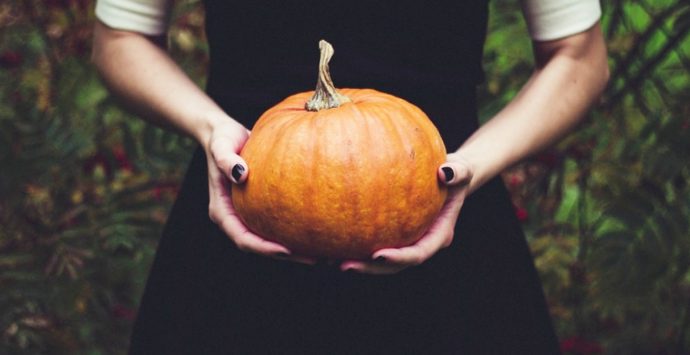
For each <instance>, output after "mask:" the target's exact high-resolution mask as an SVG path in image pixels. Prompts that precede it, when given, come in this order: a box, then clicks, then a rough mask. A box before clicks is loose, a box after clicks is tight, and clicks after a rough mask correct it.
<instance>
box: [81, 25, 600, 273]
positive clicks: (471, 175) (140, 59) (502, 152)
mask: <svg viewBox="0 0 690 355" xmlns="http://www.w3.org/2000/svg"><path fill="white" fill-rule="evenodd" d="M161 43H164V41H163V39H162V38H160V37H147V36H144V35H142V34H139V33H133V32H126V31H119V30H115V29H112V28H109V27H107V26H106V25H104V24H103V23H100V22H97V23H96V25H95V31H94V46H93V55H92V58H93V62H94V64H95V65H96V67H97V68H98V70H99V72H100V73H101V75H102V77H103V79H104V81H105V83H106V85H108V86H109V88H110V89H111V91H112V92H113V93H114V94H115V95H116V96H117V97H119V98H120V99H121V100H122V101H123V103H124V104H125V105H127V106H129V107H130V108H131V109H132V110H133V111H134V112H136V113H138V114H140V115H141V116H143V117H146V118H147V119H149V120H151V121H152V122H154V123H156V124H158V125H161V126H164V127H169V128H171V129H175V130H177V131H179V132H181V133H183V134H186V135H188V136H190V137H192V138H193V139H195V140H196V141H197V142H199V144H200V145H201V147H203V149H204V150H205V152H206V156H207V159H208V167H209V171H208V175H209V194H210V203H209V217H210V218H211V220H212V221H214V222H215V223H216V224H217V225H218V226H219V227H220V228H221V229H222V230H223V231H224V232H225V233H226V234H227V236H228V237H229V238H230V239H231V240H232V241H233V242H234V243H235V244H236V245H237V247H238V248H239V249H240V250H243V251H245V252H251V253H256V254H260V255H263V256H266V257H272V258H276V259H281V260H289V261H294V262H301V263H306V264H313V263H315V262H316V260H314V259H310V258H306V257H303V256H300V255H293V254H291V253H290V250H288V249H287V248H286V247H284V246H282V245H279V244H276V243H273V242H269V241H267V240H264V239H263V238H261V236H258V235H256V234H254V233H252V232H251V231H249V229H247V227H246V226H245V225H244V224H243V223H242V222H241V220H240V219H239V217H238V215H237V214H236V212H235V210H234V208H233V206H232V202H231V199H230V184H231V183H239V184H241V183H243V182H244V181H245V180H246V178H247V174H248V172H249V169H250V167H248V166H247V164H246V162H245V161H244V160H243V159H242V158H241V157H240V156H239V155H238V154H237V153H239V151H240V150H241V149H242V147H243V146H244V143H245V142H246V140H247V138H248V137H249V133H250V132H249V131H248V130H247V128H246V127H244V126H242V125H241V124H240V123H238V122H237V121H235V120H234V119H232V118H231V117H229V116H228V115H227V114H226V113H225V112H223V111H222V110H221V109H220V107H219V106H218V105H217V104H216V103H215V102H213V100H211V99H210V98H209V97H208V96H207V95H206V93H204V92H203V91H202V90H201V89H200V88H199V87H198V86H197V85H196V84H195V83H194V82H193V81H191V80H190V79H189V78H188V77H187V76H186V74H185V73H184V72H183V71H182V70H181V69H180V68H179V67H178V66H177V64H176V63H175V62H173V60H172V59H171V58H170V57H169V56H168V54H167V53H166V52H165V50H164V48H162V45H161ZM533 49H534V56H535V63H536V65H535V69H534V72H533V73H532V75H531V77H530V79H529V80H528V81H527V83H526V84H525V85H524V86H523V88H522V90H521V91H520V92H519V94H518V95H517V96H516V97H515V98H514V99H513V100H512V102H511V103H510V104H508V105H507V106H506V107H505V108H504V109H503V110H501V111H500V112H499V113H498V114H497V115H496V116H495V117H493V118H492V119H491V120H490V121H489V122H487V123H486V124H484V125H483V126H482V127H481V128H480V129H479V130H477V131H476V132H475V133H474V134H473V135H472V136H471V137H470V138H469V139H468V140H467V141H466V142H465V143H464V144H463V145H462V146H461V147H460V148H459V149H458V150H457V151H456V152H452V153H450V154H448V157H447V162H446V163H444V164H443V165H442V166H440V167H439V169H438V177H439V180H440V181H441V182H443V183H445V184H447V185H448V186H449V194H448V198H447V200H446V202H445V205H444V207H443V209H442V211H441V213H440V214H439V216H438V217H437V219H436V221H435V222H434V223H433V225H432V226H431V227H430V228H429V230H428V231H427V232H426V234H425V235H424V236H423V237H422V239H421V240H420V241H419V242H417V243H416V244H414V245H412V246H409V247H405V248H399V249H382V250H379V251H377V252H375V253H374V254H373V255H372V257H371V260H346V261H342V262H341V263H340V269H341V270H343V271H348V270H350V271H355V272H360V273H367V274H392V273H396V272H399V271H401V270H403V269H405V268H408V267H411V266H415V265H419V264H421V263H423V262H425V261H426V260H428V259H429V258H431V257H432V256H433V255H434V254H435V253H436V252H438V251H439V250H441V249H442V248H445V247H448V246H449V245H450V244H451V243H452V241H453V233H454V228H455V223H456V221H457V218H458V215H459V213H460V210H461V208H462V205H463V202H464V200H465V198H466V197H467V196H468V195H469V194H471V193H472V192H473V191H475V190H477V189H478V188H479V187H481V186H482V185H483V184H484V183H486V182H487V181H488V180H490V179H491V178H493V177H495V176H496V175H498V174H499V173H500V172H501V171H503V170H505V169H506V168H508V167H510V166H511V165H513V164H515V163H517V162H519V161H521V160H523V159H525V158H526V157H528V156H530V155H532V154H534V153H536V152H538V151H540V150H542V149H544V148H545V147H547V146H549V145H551V144H553V143H554V142H555V141H557V140H558V139H559V138H561V137H562V136H564V135H565V134H567V133H568V132H570V131H571V130H572V129H574V128H575V126H576V125H577V124H578V122H579V121H580V120H581V118H582V117H583V116H584V114H585V112H586V111H587V110H588V109H589V107H591V105H592V104H593V103H594V102H595V101H596V100H597V99H598V98H599V96H600V95H601V92H602V91H603V90H604V88H605V86H606V83H607V81H608V77H609V71H608V64H607V54H606V46H605V44H604V39H603V36H602V34H601V29H600V26H599V24H596V25H594V26H593V27H591V28H590V29H588V30H586V31H584V32H582V33H578V34H575V35H572V36H569V37H566V38H562V39H558V40H553V41H544V42H538V41H533ZM153 63H155V65H152V64H153ZM526 127H528V128H526ZM535 128H536V129H535ZM228 152H235V154H230V153H228ZM237 164H241V165H243V166H244V167H245V169H244V173H243V174H242V175H241V176H240V178H239V179H238V180H235V179H234V178H233V177H232V175H231V170H232V168H233V167H234V166H235V165H237ZM444 167H447V168H451V169H452V170H453V173H454V174H453V175H454V177H453V179H451V180H450V181H446V178H445V174H444V172H443V171H442V168H444Z"/></svg>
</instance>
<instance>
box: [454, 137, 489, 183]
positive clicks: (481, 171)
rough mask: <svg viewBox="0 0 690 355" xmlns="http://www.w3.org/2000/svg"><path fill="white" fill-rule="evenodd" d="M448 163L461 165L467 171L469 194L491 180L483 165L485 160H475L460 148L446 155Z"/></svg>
mask: <svg viewBox="0 0 690 355" xmlns="http://www.w3.org/2000/svg"><path fill="white" fill-rule="evenodd" d="M448 161H451V162H455V163H458V164H460V165H463V166H464V167H466V168H467V169H468V170H469V172H470V176H471V179H470V181H469V183H468V184H467V188H468V191H469V193H472V192H474V191H475V190H477V189H478V188H479V187H480V186H482V185H483V184H484V183H485V182H486V181H487V180H489V179H490V178H491V176H488V174H487V169H486V165H485V164H484V163H486V160H484V159H476V157H475V156H473V155H471V154H468V153H467V152H464V151H463V150H462V148H461V149H459V150H457V151H456V152H454V153H450V154H448Z"/></svg>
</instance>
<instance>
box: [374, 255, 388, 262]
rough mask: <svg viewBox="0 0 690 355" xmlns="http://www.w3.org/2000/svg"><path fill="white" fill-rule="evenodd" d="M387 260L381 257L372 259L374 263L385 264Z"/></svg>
mask: <svg viewBox="0 0 690 355" xmlns="http://www.w3.org/2000/svg"><path fill="white" fill-rule="evenodd" d="M387 260H388V259H386V257H385V256H383V255H379V256H377V257H376V258H375V259H374V261H376V262H377V263H385V262H386V261H387Z"/></svg>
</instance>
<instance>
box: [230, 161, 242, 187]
mask: <svg viewBox="0 0 690 355" xmlns="http://www.w3.org/2000/svg"><path fill="white" fill-rule="evenodd" d="M242 174H244V166H242V164H235V166H233V167H232V171H231V172H230V175H231V176H232V178H233V179H234V180H235V183H239V182H240V178H241V177H242Z"/></svg>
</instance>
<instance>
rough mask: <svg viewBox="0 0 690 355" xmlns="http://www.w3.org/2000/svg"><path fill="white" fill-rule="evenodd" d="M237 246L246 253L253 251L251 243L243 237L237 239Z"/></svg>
mask: <svg viewBox="0 0 690 355" xmlns="http://www.w3.org/2000/svg"><path fill="white" fill-rule="evenodd" d="M235 246H237V249H239V250H240V251H242V252H245V253H249V252H251V251H252V248H251V247H250V245H249V243H247V242H246V241H244V240H242V239H235Z"/></svg>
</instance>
